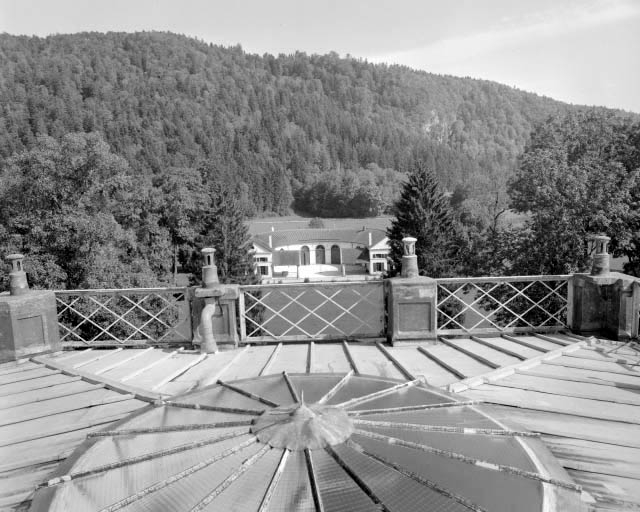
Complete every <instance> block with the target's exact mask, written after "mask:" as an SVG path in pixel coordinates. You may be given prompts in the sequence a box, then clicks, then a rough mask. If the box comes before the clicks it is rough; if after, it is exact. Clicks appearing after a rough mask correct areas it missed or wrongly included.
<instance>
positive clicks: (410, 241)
mask: <svg viewBox="0 0 640 512" xmlns="http://www.w3.org/2000/svg"><path fill="white" fill-rule="evenodd" d="M417 241H418V239H417V238H414V237H412V236H405V237H404V238H403V239H402V245H403V246H404V255H405V256H413V255H414V254H415V253H416V242H417Z"/></svg>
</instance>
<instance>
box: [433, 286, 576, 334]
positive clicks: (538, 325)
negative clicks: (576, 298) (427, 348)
mask: <svg viewBox="0 0 640 512" xmlns="http://www.w3.org/2000/svg"><path fill="white" fill-rule="evenodd" d="M569 278H570V276H568V275H561V276H518V277H478V278H456V279H437V280H436V281H437V283H438V306H437V309H438V333H439V334H474V333H476V334H480V333H490V332H544V331H555V330H559V329H562V328H565V327H566V326H567V312H568V306H569V305H568V299H567V295H568V289H569Z"/></svg>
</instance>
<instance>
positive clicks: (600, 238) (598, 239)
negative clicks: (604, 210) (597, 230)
mask: <svg viewBox="0 0 640 512" xmlns="http://www.w3.org/2000/svg"><path fill="white" fill-rule="evenodd" d="M591 239H592V240H593V241H594V243H595V245H596V254H607V248H608V247H607V246H608V245H609V242H610V241H611V237H610V236H607V235H594V236H593V237H591Z"/></svg>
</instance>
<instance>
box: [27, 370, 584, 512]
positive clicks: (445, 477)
mask: <svg viewBox="0 0 640 512" xmlns="http://www.w3.org/2000/svg"><path fill="white" fill-rule="evenodd" d="M57 474H58V476H57V477H56V478H53V479H52V480H50V481H49V482H48V483H47V484H46V485H45V486H43V487H42V488H41V489H40V490H39V491H38V493H37V494H36V498H35V500H34V502H33V506H32V509H33V510H51V511H82V512H86V511H89V510H100V511H105V512H106V511H116V510H126V511H134V510H135V511H160V510H172V511H199V510H210V511H213V510H218V511H252V512H253V511H270V512H274V511H287V512H289V511H307V510H309V511H365V510H376V511H379V510H389V511H403V512H404V511H407V512H411V511H418V510H420V511H424V510H429V511H442V512H445V511H446V512H457V511H460V512H468V511H470V510H471V511H491V512H501V511H513V510H517V511H518V512H529V511H531V512H534V511H548V510H563V511H572V510H578V509H579V501H580V500H579V495H580V489H579V487H578V486H576V485H575V484H574V483H573V482H572V481H571V480H570V478H569V477H568V476H567V475H566V473H564V472H563V471H562V470H561V469H560V468H559V466H558V465H557V463H555V461H554V459H553V458H552V457H550V456H549V454H548V452H547V451H546V448H544V446H543V445H542V443H541V442H540V441H539V440H538V439H537V438H536V436H535V435H533V434H531V433H528V432H521V431H516V430H513V429H511V428H508V427H507V426H506V425H504V424H503V423H499V422H497V421H495V420H493V419H491V417H490V416H489V415H487V414H486V413H484V412H483V411H482V410H481V409H480V408H478V407H477V404H476V403H474V402H468V401H467V402H463V401H459V400H457V399H456V397H454V396H452V395H449V394H447V393H444V392H442V391H440V390H438V389H436V388H432V387H430V386H428V385H426V384H424V383H423V382H421V381H411V382H400V381H397V380H393V379H386V378H380V377H367V376H358V375H353V374H352V373H349V374H346V375H344V376H340V375H335V374H313V375H310V374H292V375H288V374H286V373H283V374H279V375H271V376H266V377H258V378H253V379H245V380H240V381H235V382H233V383H226V382H218V383H217V384H216V385H214V386H210V387H208V388H205V389H202V390H199V391H195V392H191V393H187V394H184V395H181V396H178V397H175V398H172V399H171V400H168V401H163V402H158V403H156V404H154V405H150V406H149V407H147V408H145V409H143V410H142V411H139V412H137V413H134V414H133V415H131V416H129V417H128V418H126V419H124V420H122V421H120V422H118V423H117V424H115V425H113V426H111V427H110V428H109V429H108V430H105V431H102V432H98V433H94V434H90V437H89V438H88V439H87V441H86V442H85V443H84V444H83V445H82V446H81V447H80V448H79V449H78V450H76V452H75V453H74V455H72V456H71V457H70V458H69V459H68V460H67V461H66V462H65V463H63V464H62V465H61V467H60V468H59V470H58V473H57Z"/></svg>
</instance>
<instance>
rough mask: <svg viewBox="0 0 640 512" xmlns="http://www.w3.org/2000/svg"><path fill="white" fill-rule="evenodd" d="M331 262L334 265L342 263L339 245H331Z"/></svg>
mask: <svg viewBox="0 0 640 512" xmlns="http://www.w3.org/2000/svg"><path fill="white" fill-rule="evenodd" d="M331 263H333V264H334V265H340V264H341V263H342V258H341V257H340V247H338V246H337V245H332V246H331Z"/></svg>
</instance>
